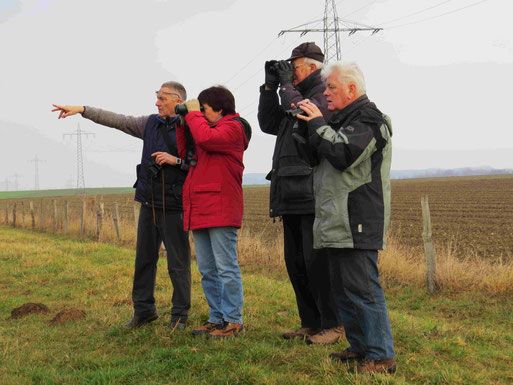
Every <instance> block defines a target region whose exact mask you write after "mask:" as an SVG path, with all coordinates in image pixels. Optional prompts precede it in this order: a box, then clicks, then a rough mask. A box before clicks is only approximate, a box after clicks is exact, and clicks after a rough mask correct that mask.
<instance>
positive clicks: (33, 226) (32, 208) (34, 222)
mask: <svg viewBox="0 0 513 385" xmlns="http://www.w3.org/2000/svg"><path fill="white" fill-rule="evenodd" d="M29 207H30V217H31V218H32V231H34V229H35V228H36V216H35V214H34V202H32V201H30V203H29Z"/></svg>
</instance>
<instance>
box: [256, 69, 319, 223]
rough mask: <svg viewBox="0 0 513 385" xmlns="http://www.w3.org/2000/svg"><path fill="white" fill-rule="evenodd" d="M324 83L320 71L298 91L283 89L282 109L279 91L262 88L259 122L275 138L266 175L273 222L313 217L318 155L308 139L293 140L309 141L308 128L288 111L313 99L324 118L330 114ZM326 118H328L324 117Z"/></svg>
mask: <svg viewBox="0 0 513 385" xmlns="http://www.w3.org/2000/svg"><path fill="white" fill-rule="evenodd" d="M324 89H325V83H324V81H323V80H322V79H321V76H320V70H317V71H315V72H314V73H312V74H310V76H308V77H307V78H306V79H304V80H303V81H302V82H301V83H299V84H298V85H297V86H296V88H294V86H293V85H292V84H291V83H288V84H284V85H282V86H281V87H280V97H281V105H280V103H279V100H278V95H277V93H276V91H273V90H265V88H264V86H262V87H261V88H260V102H259V105H258V122H259V124H260V129H261V130H262V131H263V132H265V133H266V134H271V135H276V144H275V146H274V154H273V162H272V170H271V171H270V172H269V174H267V177H266V178H267V179H268V180H270V181H271V191H270V199H269V215H270V216H271V217H272V218H274V217H278V216H282V215H286V214H313V213H314V196H313V165H314V164H315V162H316V160H315V154H314V153H313V152H312V150H311V147H310V146H309V145H308V143H307V139H305V144H302V143H300V142H299V141H298V140H296V139H294V138H293V137H292V133H293V132H294V133H296V134H299V135H300V136H302V137H304V138H307V137H308V134H307V128H306V124H305V123H304V122H303V121H302V120H298V119H297V118H288V117H287V116H286V114H285V111H286V110H289V109H291V106H290V105H291V103H294V104H297V102H299V101H301V100H303V99H307V98H308V99H310V100H311V101H312V102H313V103H315V104H316V105H317V106H318V107H319V109H320V110H321V111H322V112H323V114H328V107H327V103H326V98H325V97H324V96H323V92H324ZM325 116H326V115H325Z"/></svg>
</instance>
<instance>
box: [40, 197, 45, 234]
mask: <svg viewBox="0 0 513 385" xmlns="http://www.w3.org/2000/svg"><path fill="white" fill-rule="evenodd" d="M44 222H45V221H44V218H43V200H42V199H41V207H40V208H39V229H40V230H43V225H44Z"/></svg>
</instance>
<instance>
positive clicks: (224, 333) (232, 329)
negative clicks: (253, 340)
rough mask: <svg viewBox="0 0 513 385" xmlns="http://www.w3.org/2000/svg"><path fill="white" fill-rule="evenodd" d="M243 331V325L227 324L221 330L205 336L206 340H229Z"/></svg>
mask: <svg viewBox="0 0 513 385" xmlns="http://www.w3.org/2000/svg"><path fill="white" fill-rule="evenodd" d="M243 331H244V325H242V324H234V323H231V322H228V323H227V324H226V326H225V327H224V328H222V329H217V330H214V331H212V332H210V333H208V334H207V338H231V337H235V336H236V335H237V334H239V333H242V332H243Z"/></svg>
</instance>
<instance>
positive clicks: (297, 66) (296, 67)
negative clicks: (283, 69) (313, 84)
mask: <svg viewBox="0 0 513 385" xmlns="http://www.w3.org/2000/svg"><path fill="white" fill-rule="evenodd" d="M307 64H308V63H301V64H298V65H295V66H293V67H294V69H295V70H297V69H298V68H299V67H301V66H304V65H307Z"/></svg>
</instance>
